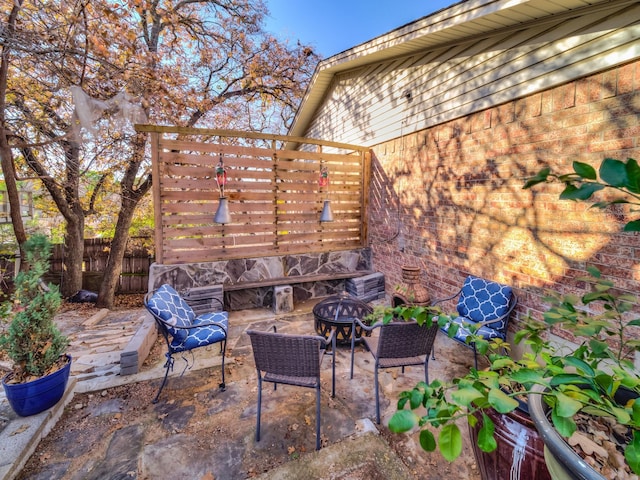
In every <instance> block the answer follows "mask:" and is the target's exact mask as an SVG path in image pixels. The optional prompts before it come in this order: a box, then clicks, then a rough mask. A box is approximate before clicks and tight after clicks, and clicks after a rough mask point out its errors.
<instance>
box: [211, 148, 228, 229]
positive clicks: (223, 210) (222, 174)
mask: <svg viewBox="0 0 640 480" xmlns="http://www.w3.org/2000/svg"><path fill="white" fill-rule="evenodd" d="M216 183H217V184H218V190H220V203H218V210H216V214H215V215H214V216H213V221H214V222H215V223H222V224H225V223H231V214H230V213H229V202H228V199H227V197H225V195H224V186H225V185H226V184H227V169H226V168H225V166H224V162H223V161H222V154H220V160H219V161H218V165H216Z"/></svg>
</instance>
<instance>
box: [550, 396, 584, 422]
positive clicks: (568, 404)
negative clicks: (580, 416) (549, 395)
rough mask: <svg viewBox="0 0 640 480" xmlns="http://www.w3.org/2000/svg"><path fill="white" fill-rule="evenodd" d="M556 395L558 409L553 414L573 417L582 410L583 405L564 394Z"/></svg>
mask: <svg viewBox="0 0 640 480" xmlns="http://www.w3.org/2000/svg"><path fill="white" fill-rule="evenodd" d="M555 395H556V408H554V409H553V413H555V414H556V415H558V416H560V417H565V418H566V417H573V416H574V415H575V414H576V413H578V411H580V409H581V408H582V403H580V402H578V401H577V400H574V399H573V398H571V397H569V396H568V395H565V394H564V393H562V392H557V393H556V394H555Z"/></svg>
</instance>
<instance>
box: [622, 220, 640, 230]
mask: <svg viewBox="0 0 640 480" xmlns="http://www.w3.org/2000/svg"><path fill="white" fill-rule="evenodd" d="M623 231H625V232H640V220H632V221H631V222H629V223H627V224H626V225H625V226H624V229H623Z"/></svg>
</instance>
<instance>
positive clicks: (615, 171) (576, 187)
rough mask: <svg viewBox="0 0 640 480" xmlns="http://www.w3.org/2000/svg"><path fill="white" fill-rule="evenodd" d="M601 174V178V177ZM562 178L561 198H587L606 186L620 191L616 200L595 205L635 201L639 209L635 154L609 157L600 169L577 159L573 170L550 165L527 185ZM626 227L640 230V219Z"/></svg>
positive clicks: (639, 169) (639, 172)
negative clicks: (624, 158)
mask: <svg viewBox="0 0 640 480" xmlns="http://www.w3.org/2000/svg"><path fill="white" fill-rule="evenodd" d="M598 177H599V179H598ZM549 181H559V182H562V183H564V184H565V188H564V190H563V191H562V193H561V194H560V199H563V200H576V201H584V200H589V199H590V198H591V196H592V195H593V194H594V193H596V192H598V191H600V190H604V189H609V190H614V191H615V192H617V193H618V194H619V196H617V197H615V198H614V199H613V200H609V201H600V202H595V203H594V204H593V205H592V206H593V207H595V208H607V207H609V206H611V205H614V204H628V205H631V206H632V208H631V211H632V212H636V211H638V210H637V209H636V208H634V207H637V206H640V166H639V165H638V162H637V161H636V160H634V159H633V158H629V159H627V161H626V162H623V161H621V160H616V159H613V158H606V159H604V160H603V161H602V163H601V164H600V168H599V170H598V172H596V169H595V168H593V167H592V166H591V165H589V164H587V163H582V162H573V172H571V173H566V174H556V173H553V172H552V171H551V169H550V168H549V167H545V168H543V169H542V170H540V171H539V172H538V173H537V174H536V175H535V176H533V177H531V178H529V179H528V180H527V181H526V183H525V184H524V187H523V188H525V189H527V188H531V187H533V186H535V185H538V184H540V183H544V182H549ZM624 231H627V232H638V231H640V219H637V220H631V221H629V222H628V223H627V224H626V225H625V226H624Z"/></svg>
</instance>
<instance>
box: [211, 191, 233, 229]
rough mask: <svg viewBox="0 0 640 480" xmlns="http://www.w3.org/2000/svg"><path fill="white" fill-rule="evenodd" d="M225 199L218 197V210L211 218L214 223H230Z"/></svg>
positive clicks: (227, 203)
mask: <svg viewBox="0 0 640 480" xmlns="http://www.w3.org/2000/svg"><path fill="white" fill-rule="evenodd" d="M227 200H228V199H227V197H220V203H218V210H216V214H215V215H214V217H213V221H214V222H215V223H222V224H225V223H231V214H230V213H229V202H228V201H227Z"/></svg>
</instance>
